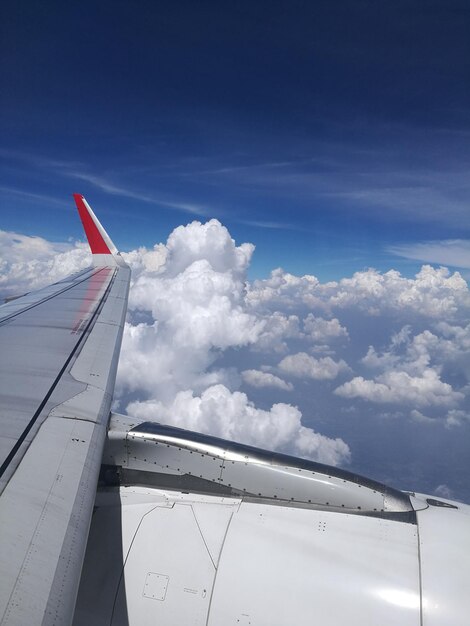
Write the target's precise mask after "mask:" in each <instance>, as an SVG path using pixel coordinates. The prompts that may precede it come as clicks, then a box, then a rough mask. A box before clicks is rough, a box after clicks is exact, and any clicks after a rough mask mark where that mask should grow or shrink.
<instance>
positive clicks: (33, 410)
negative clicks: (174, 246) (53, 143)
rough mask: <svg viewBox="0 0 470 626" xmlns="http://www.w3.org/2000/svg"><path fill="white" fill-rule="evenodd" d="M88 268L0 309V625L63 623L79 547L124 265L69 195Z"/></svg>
mask: <svg viewBox="0 0 470 626" xmlns="http://www.w3.org/2000/svg"><path fill="white" fill-rule="evenodd" d="M75 201H76V204H77V208H78V211H79V214H80V217H81V219H82V222H83V225H84V228H85V232H86V235H87V238H88V240H89V243H90V247H91V251H92V253H93V266H92V267H90V268H89V269H87V270H85V271H82V272H80V273H78V274H75V275H73V276H70V277H68V278H66V279H64V280H62V281H60V282H58V283H56V284H54V285H51V286H50V287H46V288H45V289H42V290H40V291H37V292H34V293H30V294H27V295H25V296H23V297H21V298H17V299H15V300H13V301H11V302H9V303H7V304H5V305H3V306H1V307H0V349H1V352H0V427H1V428H0V466H1V467H0V620H1V624H2V625H3V624H4V625H7V624H8V625H10V624H17V625H25V624H28V625H32V624H67V623H70V622H71V620H72V617H73V610H74V605H75V600H76V595H77V590H78V584H79V580H80V573H81V569H82V563H83V558H84V553H85V547H86V542H87V538H88V531H89V526H90V520H91V515H92V511H93V502H94V498H95V493H96V484H97V480H98V474H99V469H100V464H101V457H102V453H103V446H104V442H105V438H106V431H107V426H108V421H109V415H110V407H111V401H112V396H113V390H114V383H115V377H116V368H117V363H118V357H119V351H120V346H121V339H122V332H123V326H124V319H125V314H126V309H127V296H128V289H129V280H130V269H129V267H128V266H127V265H126V264H125V263H124V261H123V260H122V258H121V257H120V255H119V253H118V252H117V250H116V248H115V246H114V244H113V243H112V242H111V240H110V238H109V236H108V235H107V233H106V231H105V230H104V229H103V227H102V226H101V224H100V223H99V221H98V220H97V218H96V216H95V215H94V214H93V212H92V210H91V208H90V207H89V205H88V204H87V203H86V201H85V199H84V198H83V197H82V196H79V195H77V194H76V195H75Z"/></svg>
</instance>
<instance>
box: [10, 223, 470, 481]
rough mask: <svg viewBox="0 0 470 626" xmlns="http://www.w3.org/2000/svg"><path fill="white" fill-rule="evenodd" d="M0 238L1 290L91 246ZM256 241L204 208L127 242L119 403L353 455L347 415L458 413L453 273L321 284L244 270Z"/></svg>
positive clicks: (150, 414) (464, 310)
mask: <svg viewBox="0 0 470 626" xmlns="http://www.w3.org/2000/svg"><path fill="white" fill-rule="evenodd" d="M0 251H1V261H0V263H1V268H2V279H1V283H0V286H1V288H2V291H3V292H4V293H8V294H11V293H13V292H17V293H21V292H22V291H27V290H29V289H31V288H32V287H33V288H38V287H40V286H42V284H47V283H49V282H51V281H52V280H57V279H58V278H60V277H61V276H62V275H65V274H68V273H70V272H72V271H75V270H77V269H80V268H81V267H84V266H86V264H87V262H88V260H89V257H88V254H87V251H86V249H85V247H84V246H83V245H82V244H53V243H50V242H47V241H45V240H42V239H39V238H33V237H26V236H23V235H18V234H16V233H6V232H0ZM253 251H254V246H253V245H252V244H242V245H237V244H236V243H235V242H234V240H233V239H232V238H231V236H230V233H229V232H228V230H227V229H226V228H225V227H224V226H223V225H222V224H220V222H218V221H217V220H210V221H208V222H206V223H205V224H202V223H200V222H196V221H195V222H192V223H191V224H188V225H187V226H180V227H178V228H176V229H175V230H174V231H173V232H172V233H171V235H170V236H169V238H168V241H167V242H166V243H165V244H156V245H155V246H154V247H153V248H152V249H146V248H140V249H138V250H133V251H131V252H129V253H125V254H124V255H123V256H124V257H125V259H126V261H127V262H128V263H129V264H130V265H131V266H132V270H133V277H132V285H131V292H130V300H129V315H128V321H127V323H126V328H125V333H124V340H123V346H122V353H121V360H120V366H119V372H118V381H117V388H116V395H117V399H118V401H119V403H120V409H121V410H125V409H127V410H128V411H129V413H131V414H134V415H136V416H137V417H141V418H145V419H151V420H156V421H164V422H168V423H172V424H176V425H178V426H182V427H185V428H190V429H194V430H198V431H202V432H207V433H211V434H214V435H217V436H221V437H227V438H231V439H234V440H238V441H242V442H246V443H249V444H252V445H257V446H262V447H267V448H273V449H278V450H282V451H284V452H288V453H293V454H297V455H301V456H306V457H309V458H312V459H316V460H319V461H322V462H326V463H331V464H345V463H347V462H349V461H350V460H351V449H350V445H351V444H350V442H349V441H348V439H347V437H345V436H344V435H343V432H342V429H344V431H347V432H349V430H350V422H351V420H358V419H359V418H358V417H355V416H362V418H361V419H363V422H360V421H356V422H355V423H356V424H357V428H358V429H361V428H366V427H367V429H368V430H369V431H370V430H371V429H372V430H373V429H374V428H376V429H377V432H378V433H379V430H378V429H379V427H380V420H383V419H391V418H393V419H395V420H399V422H400V423H401V424H403V428H417V427H418V428H421V429H426V428H429V427H431V426H432V427H433V428H442V429H444V431H443V432H446V431H448V432H455V431H458V430H459V429H461V428H465V427H467V425H468V424H469V421H470V402H469V395H470V393H469V391H470V381H469V378H470V368H469V366H468V363H469V362H470V359H469V352H470V325H469V324H468V319H469V312H470V294H469V290H468V286H467V283H466V282H465V280H464V279H463V278H462V277H461V275H460V274H459V273H458V272H455V273H451V272H449V270H447V269H446V268H442V267H441V268H437V269H436V268H433V267H431V266H429V265H425V266H423V267H422V269H421V271H420V272H419V273H418V274H417V275H416V276H415V277H414V278H406V277H404V276H402V275H401V274H400V273H399V272H397V271H395V270H390V271H388V272H386V273H380V272H377V271H376V270H373V269H369V270H366V271H362V272H357V273H355V274H354V275H353V276H352V277H349V278H344V279H342V280H340V281H337V282H329V283H321V282H320V281H319V280H318V279H317V278H316V277H315V276H313V275H305V276H294V275H292V274H289V273H287V272H284V271H283V270H282V269H280V268H278V269H276V270H273V272H272V273H271V275H270V276H269V277H268V278H266V279H265V280H257V281H254V282H253V283H252V284H249V283H248V282H247V278H246V272H247V268H248V267H249V264H250V260H251V257H252V254H253ZM348 422H349V423H348ZM361 424H362V425H361ZM407 424H408V426H406V425H407ZM430 425H431V426H430ZM346 427H347V428H346ZM322 428H325V430H326V433H328V435H327V434H326V433H325V434H320V433H319V432H318V431H321V430H322ZM423 432H424V431H423ZM366 434H370V433H367V432H366V431H365V430H364V435H366ZM377 436H380V435H379V434H378V435H377ZM352 460H353V461H354V460H355V459H354V457H353V459H352ZM386 462H387V460H386V459H385V460H384V463H386ZM391 478H392V480H393V479H394V477H393V475H392V476H391ZM395 478H396V477H395ZM450 482H451V481H450V480H449V479H448V478H446V484H449V483H450ZM439 484H443V480H441V482H440V483H436V485H439ZM449 488H450V487H449Z"/></svg>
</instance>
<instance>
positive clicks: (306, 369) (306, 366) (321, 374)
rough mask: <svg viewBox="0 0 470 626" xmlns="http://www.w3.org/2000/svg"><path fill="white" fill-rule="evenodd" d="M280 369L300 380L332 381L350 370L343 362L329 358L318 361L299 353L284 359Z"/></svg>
mask: <svg viewBox="0 0 470 626" xmlns="http://www.w3.org/2000/svg"><path fill="white" fill-rule="evenodd" d="M279 369H280V370H281V371H282V372H285V373H286V374H290V375H291V376H296V377H298V378H312V379H314V380H332V379H333V378H336V377H337V376H338V374H339V373H340V372H343V371H347V370H348V369H349V368H348V366H347V364H346V363H345V362H344V361H343V360H341V361H333V359H332V358H331V357H329V356H326V357H323V358H320V359H317V358H315V357H313V356H310V355H309V354H307V353H305V352H299V353H298V354H290V355H288V356H286V357H284V358H283V359H282V361H281V362H280V363H279Z"/></svg>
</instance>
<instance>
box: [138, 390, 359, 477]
mask: <svg viewBox="0 0 470 626" xmlns="http://www.w3.org/2000/svg"><path fill="white" fill-rule="evenodd" d="M128 410H129V413H131V414H132V415H135V416H136V417H139V418H140V419H146V420H153V421H165V422H169V423H172V424H174V425H176V426H180V427H182V428H187V429H189V430H196V431H199V432H204V433H210V434H212V435H215V436H218V437H222V438H224V439H232V440H235V441H240V442H242V443H246V444H250V445H254V446H264V447H269V448H272V449H273V448H274V449H278V450H285V451H290V452H294V453H296V454H300V455H302V456H308V457H310V458H314V459H316V460H318V461H320V462H321V463H328V464H331V465H337V464H338V463H339V462H344V461H345V460H347V459H348V458H349V455H350V452H349V448H348V446H347V445H346V444H345V443H344V441H342V440H341V439H329V438H327V437H324V436H322V435H319V434H318V433H315V432H314V431H313V430H312V429H310V428H305V427H304V426H302V422H301V413H300V411H299V410H298V408H297V407H295V406H292V405H290V404H284V403H279V404H274V405H273V406H272V407H271V409H270V410H269V411H266V410H263V409H258V408H256V407H255V406H254V405H253V403H252V402H250V401H249V400H248V398H247V396H246V394H244V393H241V392H239V391H235V392H233V393H232V392H231V391H230V390H229V389H227V388H226V387H224V386H223V385H215V386H212V387H209V388H208V389H206V390H205V391H204V392H203V393H202V394H201V395H200V396H194V394H193V393H192V392H191V391H189V390H187V391H180V392H179V393H178V394H177V395H176V396H175V398H174V400H173V402H171V403H170V404H163V403H161V402H159V401H158V400H147V401H145V402H133V403H131V404H130V405H129V407H128Z"/></svg>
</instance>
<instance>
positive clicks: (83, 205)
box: [73, 193, 123, 265]
mask: <svg viewBox="0 0 470 626" xmlns="http://www.w3.org/2000/svg"><path fill="white" fill-rule="evenodd" d="M73 197H74V200H75V204H76V205H77V209H78V214H79V215H80V219H81V220H82V224H83V228H84V230H85V235H86V237H87V239H88V243H89V244H90V249H91V253H92V255H93V263H94V265H114V264H115V263H117V264H118V265H122V264H123V261H122V260H121V258H120V255H119V252H118V249H117V248H116V246H115V245H114V243H113V242H112V241H111V237H110V236H109V235H108V233H107V232H106V231H105V229H104V228H103V226H102V225H101V223H100V221H99V219H98V218H97V217H96V215H95V214H94V213H93V210H92V208H91V207H90V205H89V204H88V202H87V201H86V200H85V198H84V197H83V196H82V195H80V194H79V193H74V194H73ZM116 255H118V256H119V258H116Z"/></svg>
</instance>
